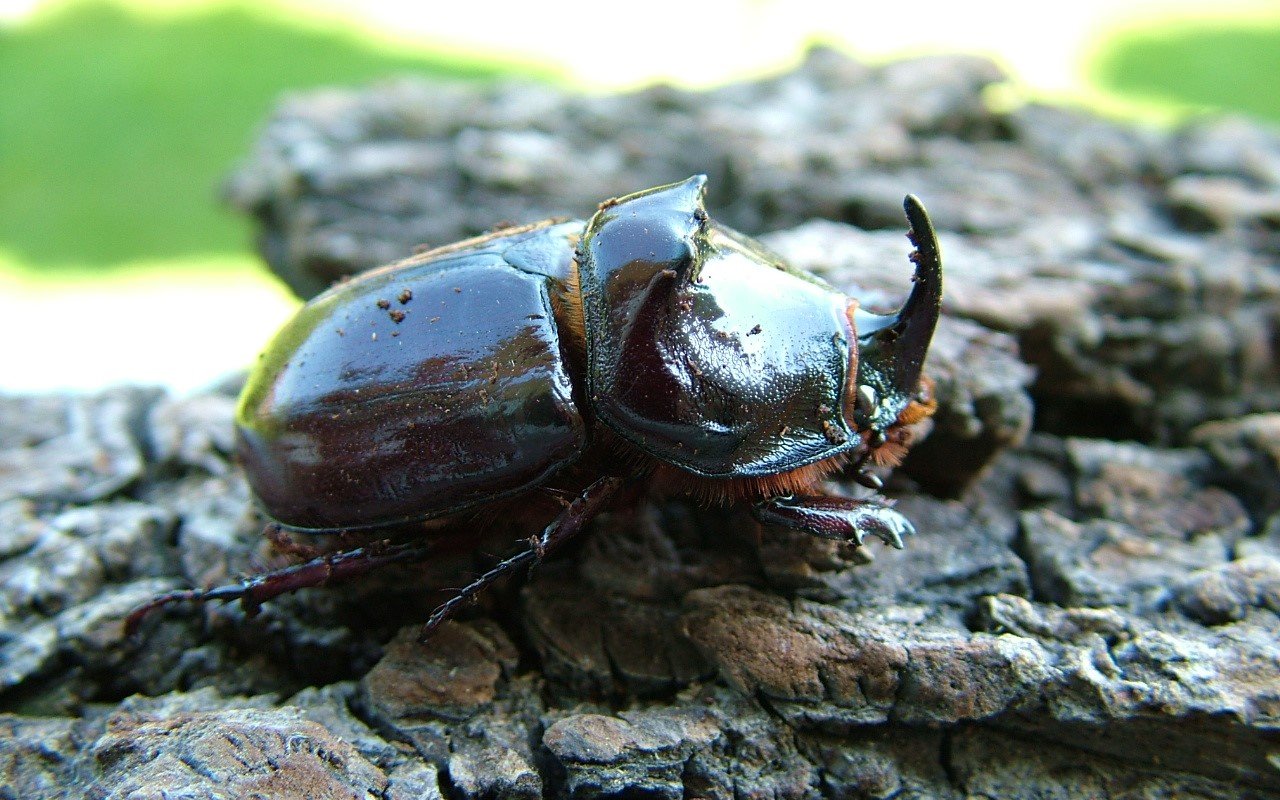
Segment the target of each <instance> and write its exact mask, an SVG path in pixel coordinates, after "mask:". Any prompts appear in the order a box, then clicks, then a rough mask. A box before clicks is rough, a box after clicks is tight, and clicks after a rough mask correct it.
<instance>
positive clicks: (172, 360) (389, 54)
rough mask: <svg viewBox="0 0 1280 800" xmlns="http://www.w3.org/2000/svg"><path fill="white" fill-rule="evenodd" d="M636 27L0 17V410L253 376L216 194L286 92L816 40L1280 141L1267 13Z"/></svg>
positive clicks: (485, 19) (836, 14) (666, 14)
mask: <svg viewBox="0 0 1280 800" xmlns="http://www.w3.org/2000/svg"><path fill="white" fill-rule="evenodd" d="M610 8H613V9H616V12H615V11H610V10H607V9H610ZM799 8H803V11H799V10H798V9H799ZM602 9H605V10H602ZM628 10H630V9H629V8H628V7H625V6H617V5H615V6H612V7H611V6H601V5H600V4H598V3H594V2H585V0H548V1H547V2H542V3H539V4H536V7H535V5H534V4H528V3H509V4H508V3H486V4H484V5H483V7H480V6H470V5H469V4H436V3H420V2H412V3H411V2H394V1H393V0H373V1H372V2H356V0H315V1H314V2H310V3H302V2H293V1H291V0H261V2H255V3H249V2H237V1H234V0H207V1H198V0H192V1H190V2H178V1H176V0H113V1H112V2H104V1H103V0H93V1H83V0H71V1H64V2H38V1H34V0H0V391H9V392H17V391H44V390H54V389H68V388H69V389H79V390H92V389H96V388H100V387H102V386H105V385H108V384H112V383H120V382H132V383H146V384H159V385H164V386H167V387H169V388H171V389H173V390H175V391H178V392H188V391H192V390H196V389H199V388H200V387H202V386H205V385H207V384H209V383H211V382H213V381H215V380H217V379H218V378H220V377H222V376H225V375H227V374H229V373H233V372H235V371H236V370H238V369H240V368H242V367H243V366H245V365H247V364H249V363H250V362H251V360H252V359H253V358H254V357H255V356H256V354H257V352H258V351H259V349H260V348H261V347H262V345H263V344H264V343H265V342H266V340H267V338H268V337H269V336H270V335H271V333H272V332H274V330H275V329H276V328H277V327H278V326H279V325H280V324H281V323H282V322H283V320H284V319H285V318H286V317H287V315H288V314H289V313H290V312H291V310H292V309H293V308H294V307H295V305H296V302H297V301H296V300H294V299H293V298H292V297H291V295H290V294H289V292H288V291H287V290H286V289H284V288H283V286H281V285H280V284H279V283H278V282H276V281H275V280H274V279H273V278H271V277H270V275H269V273H268V272H267V271H266V270H265V268H263V267H262V266H261V265H260V260H259V259H258V257H257V256H256V254H255V253H254V250H253V246H252V230H251V226H250V224H249V222H248V220H246V219H245V218H243V217H242V216H238V215H235V214H233V213H232V212H231V211H229V210H227V209H225V208H224V207H223V206H222V205H221V204H220V202H219V185H220V183H221V181H222V180H223V178H224V177H225V176H226V174H227V173H228V171H229V170H230V169H231V168H232V167H233V166H234V164H235V163H236V161H237V159H238V158H241V157H243V156H244V155H245V154H246V153H247V152H248V150H249V148H250V146H251V144H252V142H253V140H254V138H255V135H256V133H257V132H258V131H259V130H260V129H261V126H262V124H263V122H264V120H265V119H266V117H267V115H268V114H269V113H270V111H271V108H272V107H273V105H274V104H275V102H276V101H277V100H278V99H279V98H280V97H281V96H282V95H284V94H285V93H287V92H290V91H296V90H304V89H308V88H314V87H317V86H324V85H335V84H336V85H355V84H361V83H367V82H370V81H375V80H378V79H384V78H389V77H393V76H397V75H404V74H416V75H432V76H439V77H441V78H448V79H466V80H475V81H490V80H495V79H499V78H501V77H504V76H512V75H518V76H522V77H525V78H529V79H533V80H539V81H547V82H551V83H554V84H557V85H560V86H568V87H572V88H577V89H581V90H582V91H589V92H604V91H616V90H621V89H629V88H635V87H638V86H643V85H646V84H650V83H654V82H669V83H674V84H677V85H681V86H688V87H706V86H713V85H717V84H722V83H726V82H730V81H735V80H742V79H745V78H750V77H754V76H760V75H764V74H769V73H774V72H780V71H785V70H787V69H789V68H791V67H793V66H795V65H796V64H797V63H798V61H799V59H800V58H801V56H802V54H803V52H804V51H805V49H806V47H807V46H809V45H810V44H812V43H815V42H823V43H827V44H831V45H834V46H837V47H839V48H842V49H845V50H847V51H849V52H851V53H853V54H854V55H855V56H857V57H859V58H862V59H865V60H869V61H884V60H889V59H893V58H899V57H903V56H908V55H917V54H921V53H929V52H969V53H978V54H982V55H986V56H989V57H992V58H994V59H996V60H997V61H998V62H999V63H1000V64H1001V65H1002V66H1003V67H1004V68H1005V69H1006V70H1007V71H1009V73H1010V74H1011V75H1012V76H1014V81H1015V83H1014V85H1013V87H1012V89H1011V90H1010V91H1008V92H1007V93H1005V94H1003V95H1002V96H1001V97H998V98H993V100H994V101H996V102H1019V101H1020V100H1022V99H1026V98H1035V99H1040V100H1050V101H1055V102H1067V103H1072V104H1077V105H1084V106H1088V107H1091V108H1094V109H1096V110H1100V111H1102V112H1103V113H1106V114H1109V115H1116V116H1123V117H1130V118H1134V119H1136V120H1137V121H1139V122H1140V123H1142V124H1150V125H1165V124H1171V123H1173V122H1176V121H1177V120H1179V119H1182V118H1185V117H1186V116H1187V115H1190V114H1197V113H1204V112H1205V111H1227V112H1232V113H1242V114H1246V115H1250V116H1252V117H1254V118H1255V119H1262V120H1267V121H1270V122H1271V123H1273V124H1280V90H1278V87H1280V3H1277V2H1275V1H1274V0H1271V1H1270V2H1263V1H1261V0H1238V1H1236V2H1203V0H1194V1H1193V0H1119V1H1117V0H1109V2H1108V1H1104V0H1074V2H1072V3H1061V4H1032V3H1016V2H996V1H995V0H992V1H990V2H981V1H980V0H973V1H972V2H969V3H952V2H944V1H943V0H920V1H919V2H916V3H914V4H912V5H910V6H909V7H907V6H903V5H901V4H896V3H876V4H872V3H851V2H847V0H845V1H844V2H840V1H839V0H831V2H810V3H806V4H803V5H802V6H798V5H797V4H793V3H786V2H782V0H702V2H699V3H697V4H690V3H689V2H688V1H687V0H646V2H645V3H644V4H643V6H642V7H641V8H640V10H641V11H642V13H632V14H630V15H628V16H625V17H624V16H623V14H624V13H625V12H626V11H628ZM613 13H617V14H618V16H617V17H613V16H611V14H613ZM635 188H639V187H618V189H619V191H622V190H628V189H635ZM589 210H590V209H582V213H584V214H585V213H586V212H588V211H589Z"/></svg>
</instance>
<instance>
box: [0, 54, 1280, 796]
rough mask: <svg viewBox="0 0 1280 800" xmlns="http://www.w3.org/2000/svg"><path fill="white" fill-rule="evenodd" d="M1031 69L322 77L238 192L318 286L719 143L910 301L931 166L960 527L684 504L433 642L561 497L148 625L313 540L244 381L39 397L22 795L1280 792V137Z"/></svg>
mask: <svg viewBox="0 0 1280 800" xmlns="http://www.w3.org/2000/svg"><path fill="white" fill-rule="evenodd" d="M1001 79H1002V76H1001V75H1000V74H999V72H998V71H997V70H996V69H995V68H994V67H992V66H991V65H990V64H988V63H986V62H983V61H978V60H972V59H956V58H932V59H926V60H919V61H910V62H903V63H898V64H892V65H888V66H886V67H881V68H874V69H873V68H869V67H865V66H862V65H859V64H857V63H854V62H852V61H849V60H847V59H845V58H843V57H841V56H837V55H835V54H832V53H829V52H818V53H815V54H814V56H813V57H812V58H811V59H810V60H809V61H808V63H806V64H805V66H804V67H803V68H801V69H800V70H799V71H797V72H795V73H793V74H790V75H785V76H781V77H778V78H775V79H771V80H767V81H763V82H759V83H753V84H744V85H739V86H731V87H726V88H724V89H720V90H717V91H714V92H710V93H706V94H694V93H685V92H679V91H675V90H671V89H653V90H649V91H646V92H642V93H640V94H636V95H629V96H622V97H604V98H583V97H577V96H566V95H562V94H560V93H558V92H556V91H554V90H551V89H548V88H545V87H530V86H516V85H503V86H498V87H496V88H490V89H477V88H474V87H466V88H459V87H441V86H436V85H429V84H425V83H421V82H415V81H405V82H401V83H396V84H391V85H386V86H381V87H375V88H372V89H367V90H363V91H353V92H337V91H335V92H327V93H319V94H310V95H305V96H300V97H297V98H294V99H292V100H290V101H289V102H287V103H286V104H285V105H284V106H283V108H282V109H281V110H280V111H279V113H278V114H277V116H276V118H275V119H274V120H273V121H272V122H271V124H270V125H269V126H268V128H267V130H266V132H265V134H264V136H263V138H262V140H261V142H260V144H259V146H258V148H257V150H256V151H255V153H254V155H253V157H252V158H251V159H250V160H249V161H248V162H247V163H246V164H245V165H244V167H243V168H242V169H241V170H240V171H239V172H238V173H237V175H236V176H235V177H234V178H233V179H232V181H231V182H230V184H229V188H228V192H229V195H230V197H231V198H232V200H233V202H235V203H236V204H237V205H238V206H240V207H241V208H244V209H246V210H248V211H251V212H252V213H253V214H254V215H255V216H257V217H258V219H259V220H260V221H261V223H262V235H263V242H264V253H265V254H266V255H267V257H268V260H269V261H270V262H271V263H272V265H273V266H274V267H275V268H276V269H277V270H278V271H279V272H280V273H281V274H282V275H284V276H286V278H287V279H288V280H290V281H291V283H292V284H293V285H295V286H297V287H299V288H300V290H301V291H303V292H307V293H309V292H313V291H314V290H315V289H316V288H317V287H319V286H320V285H322V284H323V283H324V282H326V281H328V280H331V279H333V278H334V277H336V276H338V275H341V274H345V273H348V272H351V271H354V270H357V269H361V268H364V267H368V266H373V265H375V264H377V263H380V262H384V261H389V260H392V259H394V258H397V257H400V256H402V255H404V254H406V253H408V252H409V251H410V250H411V249H412V247H413V246H414V245H415V244H418V243H422V242H425V243H429V244H442V243H445V242H448V241H451V240H454V239H457V238H460V237H463V236H466V235H469V234H473V233H476V232H478V231H480V230H483V229H485V228H486V227H489V226H492V225H495V224H497V223H499V222H501V221H504V220H505V221H513V222H524V221H529V220H531V219H535V218H538V217H541V216H546V215H550V214H572V215H575V216H584V215H586V214H588V213H590V212H591V211H592V210H593V209H594V207H595V204H596V203H597V202H598V201H600V200H602V199H604V198H606V197H608V196H610V195H613V194H617V193H620V192H625V191H628V190H632V189H638V188H642V187H646V186H650V185H654V184H657V183H661V182H664V181H670V180H675V179H679V178H683V177H685V176H687V175H688V174H689V173H692V172H708V173H709V174H710V175H711V188H712V197H711V201H710V204H711V208H712V209H713V214H715V215H716V216H717V217H718V218H721V219H723V220H725V221H726V222H728V223H729V224H731V225H734V226H736V227H739V228H741V229H743V230H746V231H752V232H769V231H772V233H768V235H767V236H765V237H764V238H765V239H766V241H767V242H768V243H769V244H770V245H771V246H772V247H774V248H775V249H776V250H778V251H779V252H781V253H782V254H783V255H784V256H786V257H788V258H789V259H790V260H791V261H793V262H794V263H796V264H798V265H799V266H802V267H806V268H809V269H812V270H814V271H816V272H819V273H821V274H823V275H825V276H826V277H827V278H828V279H829V280H831V281H832V282H834V283H836V284H838V285H840V286H842V287H844V288H846V289H847V290H849V291H850V292H851V293H856V294H857V296H859V297H861V298H862V299H863V300H864V303H865V304H867V305H871V306H877V305H879V306H882V307H888V306H891V305H893V304H894V302H895V300H896V298H898V297H900V296H901V294H902V293H903V291H904V289H905V287H906V285H907V281H908V279H909V274H910V270H909V266H908V265H907V263H906V261H905V255H906V251H907V244H906V241H905V239H903V238H902V229H903V227H904V226H903V222H902V220H901V218H900V217H901V211H900V205H899V204H900V201H901V195H902V194H904V193H905V192H908V191H909V192H912V193H914V194H917V195H919V196H920V197H921V198H922V199H923V200H924V201H925V202H926V203H927V204H928V206H929V208H930V211H931V212H932V214H933V218H934V221H935V223H936V224H937V225H938V227H939V228H940V230H941V238H942V246H943V249H944V254H945V257H946V262H947V270H948V272H947V276H948V277H947V280H948V283H947V302H946V309H945V316H944V319H943V321H942V323H941V325H940V328H939V333H938V337H937V341H936V342H935V344H934V347H933V350H932V351H931V354H930V364H929V371H930V373H931V374H932V375H934V377H935V378H936V379H937V381H938V392H939V396H940V398H941V403H942V408H941V411H940V412H939V415H938V418H937V424H936V425H935V427H934V431H933V433H932V435H931V436H930V438H929V439H928V440H927V441H926V442H925V443H924V444H922V445H921V446H920V447H919V448H918V449H917V450H916V451H915V452H914V453H913V455H912V457H911V459H910V460H909V462H908V464H907V465H906V467H905V469H903V470H900V471H899V474H897V475H896V476H894V479H893V480H892V481H891V483H890V487H889V492H890V494H891V495H892V496H894V497H896V498H898V499H899V504H898V508H899V509H900V510H902V511H903V512H904V513H905V514H906V515H907V516H908V517H909V518H911V519H912V520H913V521H914V523H915V525H916V527H917V528H918V530H919V535H917V536H916V537H914V538H913V539H912V540H911V541H909V542H908V546H907V549H906V550H905V551H903V552H896V551H887V550H884V549H881V548H878V547H875V546H871V547H869V548H863V549H862V550H863V551H866V550H870V551H871V552H872V554H873V555H875V556H876V558H875V560H874V562H873V563H869V564H868V563H863V562H864V561H865V557H864V556H865V552H854V551H852V550H851V549H849V548H848V547H847V546H844V545H838V544H835V543H832V542H827V541H820V540H817V539H812V538H810V537H806V536H804V535H800V534H793V533H787V532H784V531H775V530H764V531H758V530H757V529H756V528H755V526H753V524H752V523H751V522H750V521H749V518H748V517H747V516H746V515H745V514H735V513H725V512H724V511H720V510H706V509H700V508H697V507H693V506H689V505H686V504H683V503H664V502H657V503H651V504H644V505H641V506H640V507H638V508H636V509H630V510H628V509H620V510H618V511H616V512H614V513H611V514H608V515H606V516H605V517H603V518H602V519H600V520H599V521H598V522H597V524H596V525H595V530H594V533H593V535H592V536H591V537H590V538H589V539H587V540H586V541H584V542H583V543H582V544H581V546H579V547H578V548H576V549H575V550H573V551H571V552H567V553H564V554H563V555H562V556H558V557H557V558H555V559H552V560H551V561H549V562H548V563H545V564H543V565H542V566H541V567H539V568H538V569H537V570H536V571H535V572H534V574H533V575H532V576H531V577H530V578H529V579H528V580H527V581H521V582H513V583H509V584H507V585H505V586H503V587H499V589H498V590H497V591H493V592H490V593H489V594H488V595H487V596H486V597H485V598H484V599H483V601H482V603H481V605H480V606H479V607H478V608H476V609H473V610H471V611H469V612H468V613H467V614H466V615H464V617H463V619H461V620H459V621H456V622H452V623H449V624H447V625H446V626H445V627H444V628H443V629H442V630H441V631H440V632H439V634H438V635H437V636H436V638H435V639H433V640H432V641H431V642H430V643H428V644H426V645H421V644H418V643H417V641H416V631H417V625H418V624H420V623H421V621H422V620H424V619H425V618H426V615H427V613H428V612H429V610H430V609H431V607H432V606H433V605H434V604H435V603H436V602H437V601H438V600H439V599H440V598H441V597H442V596H444V595H443V594H442V592H441V590H445V589H446V587H449V586H456V585H458V583H459V581H460V580H462V579H463V576H465V575H468V574H471V573H472V572H473V571H474V570H476V569H480V568H483V567H485V566H487V565H488V564H491V563H492V559H493V558H494V557H495V555H496V554H497V553H499V552H501V551H504V550H506V549H507V548H509V547H514V546H515V542H516V537H517V536H518V535H520V534H518V533H516V534H511V535H507V534H506V533H505V532H503V533H502V534H501V535H500V536H499V537H498V538H497V539H496V541H493V542H491V543H486V544H485V545H484V546H482V547H480V548H479V549H478V551H477V552H476V553H473V554H459V555H457V556H455V557H451V558H448V559H441V560H440V561H438V562H433V563H432V564H430V565H428V566H425V567H397V568H394V569H388V570H385V571H384V573H383V574H381V575H379V576H376V577H373V578H371V579H369V580H364V581H360V582H358V583H352V584H349V585H345V586H340V587H330V588H327V589H322V590H315V591H310V592H305V593H302V594H299V595H296V596H291V597H284V598H280V599H279V600H275V601H272V602H270V603H268V604H266V606H265V607H264V608H263V609H262V610H261V612H260V613H258V614H257V615H255V616H248V615H246V614H245V612H244V611H243V610H242V609H241V608H240V607H238V606H211V607H206V608H203V609H194V608H184V607H175V608H173V609H169V610H166V611H165V612H163V613H159V614H156V615H155V617H154V618H153V619H151V620H149V621H148V623H147V624H146V625H145V627H144V630H143V632H142V634H141V635H140V636H139V637H138V638H136V639H135V640H128V639H126V638H124V636H123V633H122V630H121V621H122V618H123V616H124V615H125V614H126V613H127V611H128V610H129V609H130V608H132V607H134V606H135V605H136V604H138V603H140V602H142V601H144V600H146V599H148V598H149V597H151V596H152V595H154V594H155V593H157V592H159V591H163V590H166V589H170V588H177V587H185V586H190V585H212V584H219V583H224V582H227V581H230V580H233V579H234V578H235V577H236V576H237V575H240V574H242V573H245V572H252V571H258V570H261V569H263V568H266V567H269V566H272V565H277V564H280V563H284V560H285V556H283V555H281V554H279V553H275V552H273V551H272V549H271V548H270V547H269V546H268V543H267V542H266V540H265V539H264V538H262V537H261V536H260V531H261V526H262V520H261V519H260V518H259V517H257V516H256V515H255V513H254V511H253V508H252V504H251V501H250V498H249V496H248V492H247V490H246V488H245V484H244V481H243V477H242V475H241V474H240V473H239V471H238V469H237V467H236V466H235V465H234V463H233V461H232V459H231V458H230V455H229V454H230V452H231V449H232V443H231V441H230V436H231V426H230V420H231V414H232V409H233V406H234V395H235V387H234V386H231V385H229V386H227V387H225V388H222V389H215V390H211V391H209V392H207V393H204V394H201V395H197V396H194V397H190V398H184V399H175V398H171V397H167V396H165V395H164V394H162V393H160V392H157V391H153V390H146V389H128V388H122V389H114V390H109V391H105V392H103V393H100V394H97V395H93V396H82V397H63V396H50V397H0V711H2V712H3V713H0V797H23V798H26V797H61V798H80V797H90V798H108V797H137V798H141V797H156V798H159V797H191V798H195V797H200V798H206V797H207V798H222V797H228V798H230V797H246V796H267V797H299V798H302V797H356V798H397V799H398V800H399V799H401V798H431V797H441V798H445V797H447V798H468V799H469V798H488V797H529V798H535V797H543V796H551V797H575V798H577V797H581V798H594V797H645V798H687V797H698V798H757V797H758V798H767V797H773V798H819V797H838V798H888V797H899V798H908V797H940V798H965V797H992V798H994V797H1001V798H1006V797H1013V798H1021V797H1026V798H1031V797H1036V798H1042V797H1055V798H1096V797H1115V798H1120V797H1124V798H1138V797H1173V796H1176V797H1257V798H1262V797H1280V634H1277V631H1278V630H1280V489H1278V488H1277V487H1280V367H1278V365H1277V352H1276V351H1277V349H1280V256H1278V255H1277V253H1278V251H1280V139H1277V137H1276V136H1275V135H1274V134H1272V133H1269V132H1267V131H1264V130H1262V129H1259V128H1257V127H1254V126H1251V125H1249V124H1246V123H1243V122H1240V121H1235V120H1210V121H1205V122H1200V123H1196V124H1193V125H1190V126H1187V127H1184V128H1181V129H1178V130H1174V131H1168V132H1152V131H1144V130H1137V129H1134V128H1130V127H1124V126H1121V125H1118V124H1114V123H1110V122H1106V121H1103V120H1101V119H1098V118H1095V117H1092V116H1089V115H1087V114H1083V113H1080V112H1076V111H1071V110H1066V109H1060V108H1048V107H1037V106H1032V107H1023V108H1019V109H1017V110H1014V111H1005V112H1001V111H995V110H992V109H991V108H990V107H989V106H988V105H987V104H986V103H984V101H983V97H984V89H985V88H986V87H988V86H990V85H991V84H993V83H996V82H999V81H1000V80H1001ZM1033 409H1034V421H1033ZM501 522H502V521H501V520H498V521H495V523H501ZM491 524H493V523H491ZM496 527H498V528H501V527H502V526H501V524H496ZM525 533H526V534H527V531H526V532H525ZM503 537H505V538H503Z"/></svg>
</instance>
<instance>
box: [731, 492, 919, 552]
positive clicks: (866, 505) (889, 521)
mask: <svg viewBox="0 0 1280 800" xmlns="http://www.w3.org/2000/svg"><path fill="white" fill-rule="evenodd" d="M751 514H752V516H754V517H755V518H756V519H757V520H759V521H760V522H763V523H765V524H766V525H780V526H782V527H784V528H791V529H792V530H798V531H804V532H805V533H808V534H812V535H814V536H819V537H821V538H823V539H835V540H836V541H840V542H851V543H853V544H856V545H859V546H861V545H862V542H863V539H864V538H865V537H866V536H867V535H872V536H875V537H877V538H879V539H880V540H881V541H883V542H884V543H885V544H888V545H892V546H893V547H895V548H897V549H899V550H901V549H902V547H903V543H902V537H903V536H908V535H910V534H912V533H915V528H914V527H912V525H911V523H910V522H909V521H908V520H907V518H906V517H904V516H902V514H900V513H898V512H897V511H894V510H893V509H892V508H890V507H889V506H886V505H884V504H883V503H879V502H876V501H875V500H854V499H852V498H848V497H835V496H832V495H811V496H790V495H788V496H782V497H770V498H767V499H765V500H761V501H759V502H757V503H756V504H755V505H753V506H752V507H751Z"/></svg>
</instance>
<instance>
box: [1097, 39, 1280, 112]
mask: <svg viewBox="0 0 1280 800" xmlns="http://www.w3.org/2000/svg"><path fill="white" fill-rule="evenodd" d="M1089 78H1090V79H1091V80H1092V81H1094V82H1095V83H1096V84H1097V85H1098V86H1099V88H1101V89H1103V90H1105V91H1107V92H1110V93H1113V94H1116V95H1120V96H1121V97H1122V98H1123V97H1129V98H1135V99H1138V100H1144V101H1157V102H1164V103H1175V104H1178V105H1186V106H1196V107H1205V108H1208V109H1215V110H1224V111H1238V112H1242V113H1245V114H1251V115H1253V116H1255V117H1258V118H1260V119H1264V120H1269V121H1271V122H1280V15H1277V16H1276V17H1275V18H1274V19H1272V20H1265V19H1262V20H1258V19H1254V20H1229V19H1213V18H1212V17H1206V18H1204V19H1200V20H1194V21H1188V20H1179V21H1171V22H1161V21H1160V20H1158V19H1157V20H1152V21H1150V22H1148V23H1146V24H1145V25H1144V27H1142V28H1138V29H1130V30H1127V31H1124V32H1121V33H1120V34H1118V35H1116V36H1114V37H1112V38H1111V39H1109V40H1108V41H1106V42H1105V43H1103V44H1102V45H1101V46H1100V47H1099V49H1098V50H1097V51H1096V52H1095V53H1094V56H1093V58H1092V61H1091V64H1090V67H1089Z"/></svg>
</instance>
